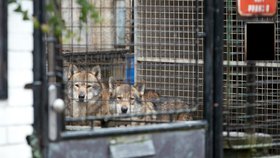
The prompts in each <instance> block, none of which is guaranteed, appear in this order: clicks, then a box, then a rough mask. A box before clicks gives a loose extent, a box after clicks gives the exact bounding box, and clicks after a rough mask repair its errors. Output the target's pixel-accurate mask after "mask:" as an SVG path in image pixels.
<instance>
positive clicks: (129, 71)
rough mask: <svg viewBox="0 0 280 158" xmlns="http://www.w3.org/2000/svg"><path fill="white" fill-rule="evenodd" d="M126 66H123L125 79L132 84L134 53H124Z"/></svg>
mask: <svg viewBox="0 0 280 158" xmlns="http://www.w3.org/2000/svg"><path fill="white" fill-rule="evenodd" d="M125 58H126V66H125V71H126V72H125V75H126V81H127V82H128V83H130V84H132V85H133V84H134V54H126V55H125Z"/></svg>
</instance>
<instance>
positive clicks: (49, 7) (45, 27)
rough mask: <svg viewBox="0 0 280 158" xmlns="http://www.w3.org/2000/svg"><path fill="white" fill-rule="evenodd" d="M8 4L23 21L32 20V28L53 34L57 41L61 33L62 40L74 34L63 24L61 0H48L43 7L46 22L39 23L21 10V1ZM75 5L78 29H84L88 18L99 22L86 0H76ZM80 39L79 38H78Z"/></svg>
mask: <svg viewBox="0 0 280 158" xmlns="http://www.w3.org/2000/svg"><path fill="white" fill-rule="evenodd" d="M8 3H9V4H15V5H16V9H15V10H14V11H15V12H17V13H20V14H21V15H22V19H23V20H32V21H33V24H34V28H36V29H41V30H42V31H43V32H44V33H47V34H53V35H54V36H55V37H56V38H57V39H60V40H61V36H62V33H63V32H65V36H64V38H66V39H67V38H68V39H70V38H72V37H74V36H75V34H74V33H73V32H72V31H71V30H69V29H67V27H66V26H65V22H64V20H63V19H62V16H61V8H60V4H61V0H49V1H48V3H47V4H46V5H45V9H46V13H47V19H48V20H47V22H46V23H40V21H39V20H38V19H37V17H32V18H31V15H29V12H28V11H27V10H24V9H22V5H21V1H19V0H18V1H17V0H8ZM76 3H77V4H78V5H79V6H80V17H79V19H80V23H79V26H80V28H82V27H85V25H84V24H86V23H87V20H88V18H90V19H93V20H94V21H96V22H99V21H100V17H99V13H98V11H97V10H96V8H95V6H94V5H93V4H91V3H90V2H88V0H76ZM78 39H80V37H78Z"/></svg>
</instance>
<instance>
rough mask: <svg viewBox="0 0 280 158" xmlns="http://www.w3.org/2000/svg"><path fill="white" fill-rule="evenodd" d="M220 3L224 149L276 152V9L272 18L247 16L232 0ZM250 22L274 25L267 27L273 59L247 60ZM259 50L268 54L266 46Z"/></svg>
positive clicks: (277, 120) (277, 65) (259, 154)
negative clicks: (244, 15) (272, 46)
mask: <svg viewBox="0 0 280 158" xmlns="http://www.w3.org/2000/svg"><path fill="white" fill-rule="evenodd" d="M224 4H225V10H224V15H225V21H224V26H225V27H224V28H225V31H224V75H223V76H224V136H225V148H227V149H240V150H251V151H252V149H256V150H254V151H255V152H252V153H251V155H250V156H261V155H279V154H280V150H279V149H280V148H279V118H278V116H279V73H278V72H279V51H278V50H279V42H277V41H278V38H279V32H278V31H279V29H278V28H279V20H278V18H279V16H278V13H279V9H278V13H277V15H276V16H275V17H259V18H257V17H254V18H250V19H248V18H242V17H240V16H239V15H238V13H237V10H236V8H237V6H236V5H237V1H236V0H227V1H225V3H224ZM252 23H258V24H272V25H271V26H272V28H273V29H274V28H275V30H276V31H275V32H274V31H272V30H267V31H268V32H269V31H272V32H273V37H272V38H275V39H276V40H275V41H276V42H275V44H276V45H275V47H274V48H273V49H275V52H276V53H275V54H273V57H274V59H270V60H265V59H266V58H265V57H263V58H262V59H260V60H248V58H247V57H248V54H246V52H247V53H248V52H249V50H248V45H249V42H250V41H248V40H249V39H248V37H247V36H248V26H249V25H250V24H252ZM246 29H247V30H246ZM257 37H258V35H257V32H255V36H254V38H257ZM264 40H269V39H264ZM264 43H265V42H262V44H264ZM262 44H261V45H262ZM272 44H274V40H273V41H272ZM254 47H256V45H255V46H254ZM264 47H265V46H264ZM261 53H262V54H267V55H268V53H269V50H268V48H267V49H266V50H264V51H262V52H261ZM254 56H255V57H257V51H255V55H254ZM258 150H260V151H259V152H256V151H258Z"/></svg>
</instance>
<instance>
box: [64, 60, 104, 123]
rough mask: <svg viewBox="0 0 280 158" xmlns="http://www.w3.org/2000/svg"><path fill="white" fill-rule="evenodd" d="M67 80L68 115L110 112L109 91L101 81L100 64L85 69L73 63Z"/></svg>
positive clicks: (79, 115) (77, 115) (84, 115)
mask: <svg viewBox="0 0 280 158" xmlns="http://www.w3.org/2000/svg"><path fill="white" fill-rule="evenodd" d="M67 80H68V81H67V87H66V90H67V95H66V97H67V100H68V103H67V104H66V106H67V108H66V116H69V117H73V118H77V117H86V116H98V115H108V114H109V108H108V100H109V93H108V89H107V88H106V87H105V85H104V84H103V83H102V81H101V69H100V66H94V67H93V68H91V69H90V70H83V69H79V68H78V67H77V66H76V65H71V66H70V67H69V69H68V74H67Z"/></svg>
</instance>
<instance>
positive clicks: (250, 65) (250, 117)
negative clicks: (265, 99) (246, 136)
mask: <svg viewBox="0 0 280 158" xmlns="http://www.w3.org/2000/svg"><path fill="white" fill-rule="evenodd" d="M255 94H256V63H255V61H247V95H248V96H247V105H246V115H247V119H246V124H247V125H248V128H246V132H248V133H250V134H252V133H254V132H255V129H254V127H252V126H253V125H254V124H255V121H254V114H255V107H254V104H255V101H256V98H255Z"/></svg>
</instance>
